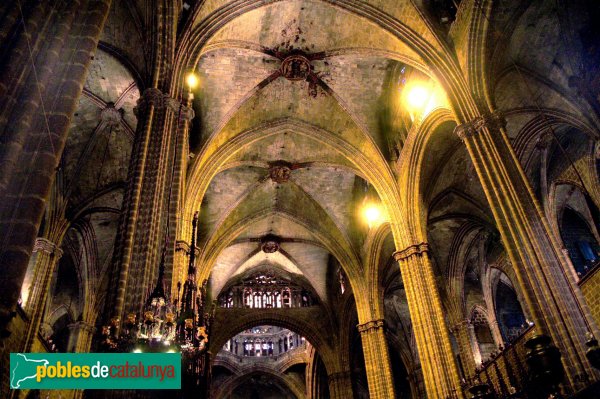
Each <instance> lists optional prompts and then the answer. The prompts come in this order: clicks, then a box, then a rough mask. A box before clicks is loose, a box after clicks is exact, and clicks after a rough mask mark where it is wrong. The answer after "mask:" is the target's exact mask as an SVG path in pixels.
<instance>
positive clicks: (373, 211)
mask: <svg viewBox="0 0 600 399" xmlns="http://www.w3.org/2000/svg"><path fill="white" fill-rule="evenodd" d="M363 217H364V219H365V221H366V222H367V224H368V225H369V227H374V226H377V225H379V224H381V222H383V213H382V212H381V208H380V207H379V205H377V204H375V203H369V204H366V205H365V206H364V208H363Z"/></svg>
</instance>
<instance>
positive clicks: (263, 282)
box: [218, 273, 316, 309]
mask: <svg viewBox="0 0 600 399" xmlns="http://www.w3.org/2000/svg"><path fill="white" fill-rule="evenodd" d="M218 303H219V305H220V306H221V307H224V308H232V307H235V306H243V307H245V308H262V309H271V308H291V307H300V306H302V307H309V306H313V305H314V304H315V303H316V302H315V300H314V297H313V296H312V294H311V292H310V291H309V290H307V289H305V288H303V287H301V286H298V285H296V284H294V283H292V282H290V281H288V280H285V279H283V278H278V277H275V276H272V275H268V274H264V273H258V274H255V275H253V276H251V277H248V278H246V279H244V280H243V281H241V282H240V283H239V284H237V285H233V286H230V287H229V289H227V290H224V292H223V293H222V294H221V295H219V298H218Z"/></svg>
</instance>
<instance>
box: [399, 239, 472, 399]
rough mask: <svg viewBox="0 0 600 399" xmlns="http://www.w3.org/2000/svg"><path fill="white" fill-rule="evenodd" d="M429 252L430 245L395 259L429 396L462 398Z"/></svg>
mask: <svg viewBox="0 0 600 399" xmlns="http://www.w3.org/2000/svg"><path fill="white" fill-rule="evenodd" d="M428 252H429V245H428V244H426V243H421V244H416V245H412V246H410V247H408V248H406V249H404V250H402V251H398V252H396V253H394V258H395V259H396V260H397V261H398V263H399V264H400V271H401V273H402V281H403V282H404V287H405V289H406V297H407V299H408V305H409V310H410V317H411V321H412V325H413V330H414V334H415V339H416V342H417V348H418V351H419V358H420V360H421V365H422V367H423V376H424V379H425V388H426V389H427V395H428V397H429V398H430V399H434V398H439V399H445V398H447V397H458V398H460V397H462V390H461V387H460V380H459V377H458V368H457V367H456V361H455V360H454V357H453V355H452V347H451V345H450V337H449V335H448V329H447V327H446V323H445V319H444V313H443V309H442V302H441V300H440V295H439V292H438V290H437V287H436V285H435V280H434V277H433V271H432V268H431V261H430V260H429V257H428Z"/></svg>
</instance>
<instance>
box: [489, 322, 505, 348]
mask: <svg viewBox="0 0 600 399" xmlns="http://www.w3.org/2000/svg"><path fill="white" fill-rule="evenodd" d="M489 325H490V331H491V332H492V337H493V338H494V343H495V344H496V347H498V348H499V347H500V345H502V346H504V338H502V333H501V332H500V325H499V324H498V320H496V318H495V317H494V319H493V320H490V321H489Z"/></svg>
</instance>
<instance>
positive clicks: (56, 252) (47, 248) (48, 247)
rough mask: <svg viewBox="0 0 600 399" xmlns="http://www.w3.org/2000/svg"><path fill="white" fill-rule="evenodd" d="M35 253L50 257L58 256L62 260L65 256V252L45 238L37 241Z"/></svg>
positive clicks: (34, 247)
mask: <svg viewBox="0 0 600 399" xmlns="http://www.w3.org/2000/svg"><path fill="white" fill-rule="evenodd" d="M33 252H44V253H46V254H48V255H53V256H56V257H57V258H60V257H61V256H62V255H63V250H62V249H60V248H59V247H58V245H56V244H55V243H53V242H52V241H50V240H48V239H46V238H43V237H38V238H36V239H35V244H34V245H33Z"/></svg>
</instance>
